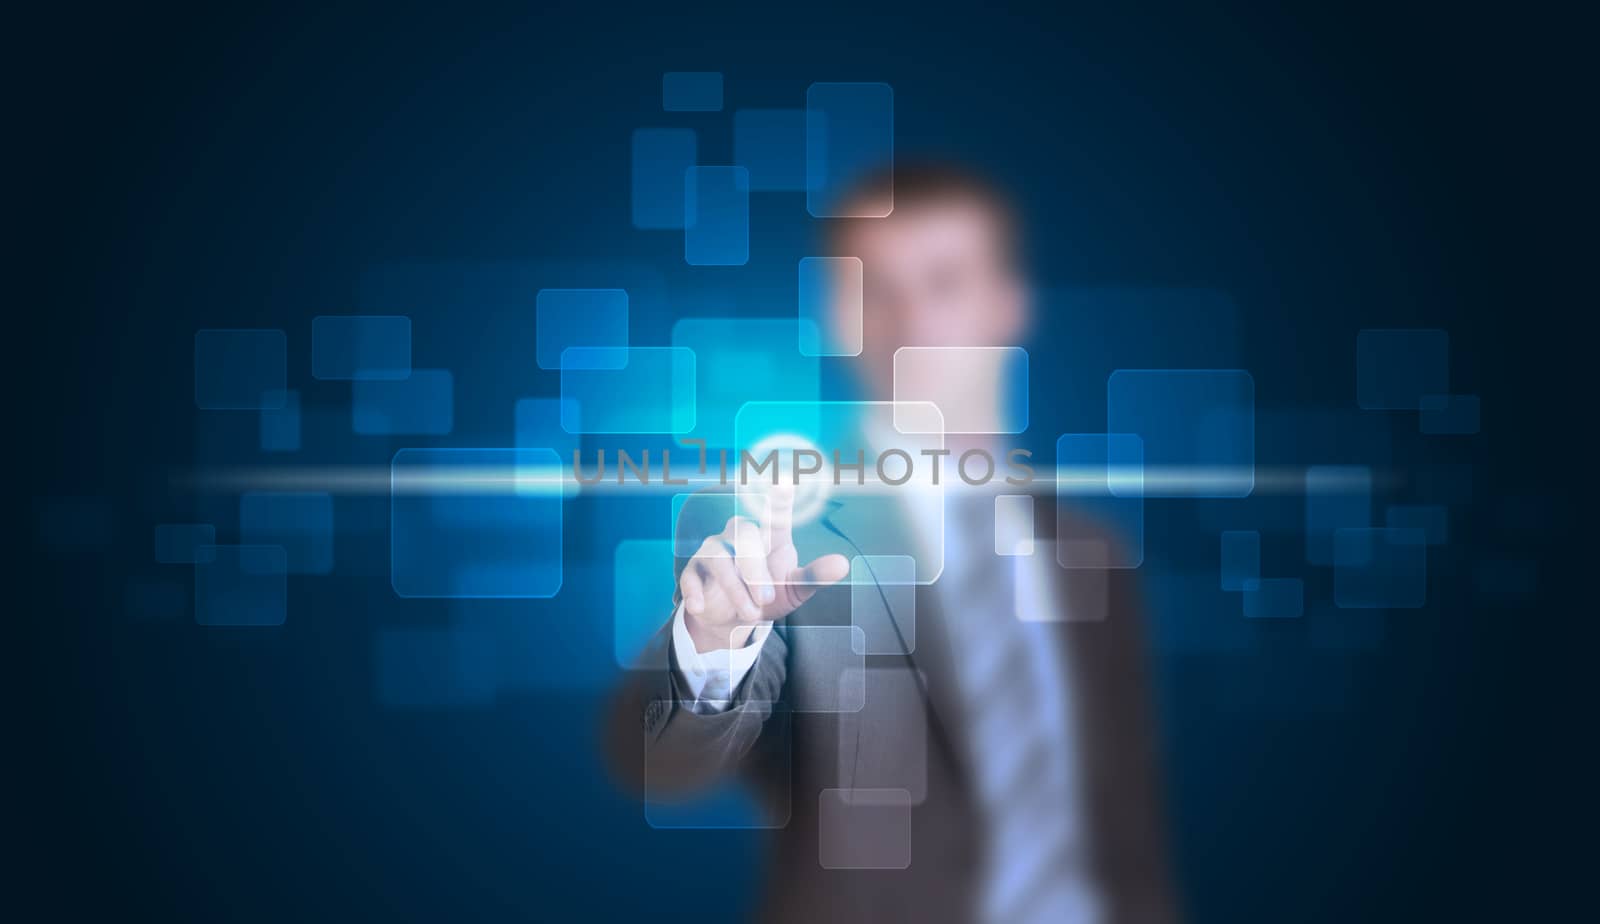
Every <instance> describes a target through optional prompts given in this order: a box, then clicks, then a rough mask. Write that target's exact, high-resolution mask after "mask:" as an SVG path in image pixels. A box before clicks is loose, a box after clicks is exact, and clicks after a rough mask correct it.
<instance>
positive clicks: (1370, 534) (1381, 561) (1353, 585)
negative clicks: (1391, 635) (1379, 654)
mask: <svg viewBox="0 0 1600 924" xmlns="http://www.w3.org/2000/svg"><path fill="white" fill-rule="evenodd" d="M1333 555H1334V568H1333V602H1334V603H1335V604H1337V605H1338V606H1340V607H1343V608H1345V609H1378V610H1385V609H1416V608H1418V607H1421V606H1423V605H1424V604H1425V603H1426V602H1427V597H1428V544H1427V536H1426V534H1425V533H1424V532H1423V531H1422V530H1420V529H1341V530H1336V531H1335V532H1334V534H1333Z"/></svg>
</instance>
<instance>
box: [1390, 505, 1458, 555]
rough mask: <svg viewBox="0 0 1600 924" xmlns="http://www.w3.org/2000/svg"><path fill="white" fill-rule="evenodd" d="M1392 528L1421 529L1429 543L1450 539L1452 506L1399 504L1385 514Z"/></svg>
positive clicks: (1439, 543)
mask: <svg viewBox="0 0 1600 924" xmlns="http://www.w3.org/2000/svg"><path fill="white" fill-rule="evenodd" d="M1383 525H1385V526H1387V527H1389V528H1390V529H1420V530H1422V536H1423V539H1424V540H1425V541H1426V542H1427V543H1428V545H1444V544H1445V543H1447V542H1449V541H1450V508H1449V507H1446V506H1444V505H1443V504H1415V505H1405V504H1397V505H1395V506H1393V507H1390V508H1389V509H1388V511H1387V512H1386V513H1385V515H1384V521H1383Z"/></svg>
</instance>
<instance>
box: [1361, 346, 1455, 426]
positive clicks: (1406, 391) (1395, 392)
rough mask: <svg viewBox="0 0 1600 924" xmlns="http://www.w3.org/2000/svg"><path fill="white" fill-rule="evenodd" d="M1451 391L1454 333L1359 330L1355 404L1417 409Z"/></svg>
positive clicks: (1381, 409)
mask: <svg viewBox="0 0 1600 924" xmlns="http://www.w3.org/2000/svg"><path fill="white" fill-rule="evenodd" d="M1449 391H1450V335H1449V334H1447V333H1445V332H1444V331H1442V330H1364V331H1361V332H1360V333H1358V334H1357V335H1356V403H1357V404H1359V405H1360V406H1361V407H1363V408H1365V409H1367V410H1369V411H1384V410H1389V411H1415V410H1417V409H1419V408H1420V407H1421V406H1422V399H1423V398H1424V397H1425V396H1427V395H1443V394H1448V393H1449Z"/></svg>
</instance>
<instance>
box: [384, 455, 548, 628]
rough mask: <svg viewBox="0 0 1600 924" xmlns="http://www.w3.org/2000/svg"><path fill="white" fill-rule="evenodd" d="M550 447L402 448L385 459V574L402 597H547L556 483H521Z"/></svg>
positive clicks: (542, 463)
mask: <svg viewBox="0 0 1600 924" xmlns="http://www.w3.org/2000/svg"><path fill="white" fill-rule="evenodd" d="M560 465H561V460H560V459H559V458H557V456H556V454H555V452H554V451H553V450H549V449H402V450H400V451H399V452H397V453H395V455H394V460H393V461H392V463H391V465H390V480H391V488H390V491H391V497H390V541H391V546H390V582H391V583H392V584H393V586H394V591H395V593H396V594H399V595H400V596H402V597H551V596H554V595H555V594H556V592H557V591H559V590H560V589H561V576H562V570H561V562H562V548H561V535H562V523H561V503H562V501H561V492H560V491H528V490H523V489H521V487H520V479H521V477H522V475H523V473H525V472H527V471H530V470H534V469H541V468H547V467H559V466H560Z"/></svg>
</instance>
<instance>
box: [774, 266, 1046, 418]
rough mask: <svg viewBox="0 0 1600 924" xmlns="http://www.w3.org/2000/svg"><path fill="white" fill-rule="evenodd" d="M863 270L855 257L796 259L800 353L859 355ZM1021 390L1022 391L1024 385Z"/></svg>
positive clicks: (863, 318) (864, 306)
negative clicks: (798, 280) (798, 269)
mask: <svg viewBox="0 0 1600 924" xmlns="http://www.w3.org/2000/svg"><path fill="white" fill-rule="evenodd" d="M865 272H866V271H865V267H864V266H863V265H862V263H861V259H860V258H859V257H804V258H802V259H801V260H800V284H799V293H798V294H799V318H800V330H799V334H800V352H801V353H802V354H803V355H806V356H860V355H861V346H862V342H861V341H862V337H863V336H864V333H865V332H864V329H863V328H864V326H865V316H866V312H865V309H866V304H865V300H866V296H865V284H866V279H865ZM1024 356H1026V354H1025V353H1024ZM1024 378H1026V376H1024ZM1023 393H1024V395H1026V393H1027V390H1026V388H1024V390H1023ZM1024 416H1026V415H1024Z"/></svg>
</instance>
